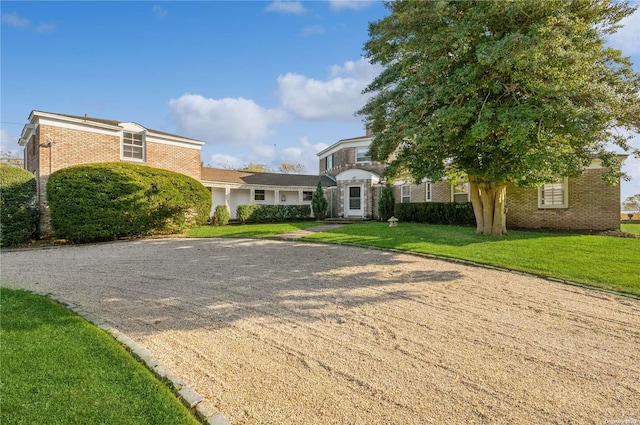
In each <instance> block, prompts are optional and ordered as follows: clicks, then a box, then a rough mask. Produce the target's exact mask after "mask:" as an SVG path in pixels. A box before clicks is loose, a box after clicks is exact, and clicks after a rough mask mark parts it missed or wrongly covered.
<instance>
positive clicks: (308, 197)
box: [302, 191, 313, 201]
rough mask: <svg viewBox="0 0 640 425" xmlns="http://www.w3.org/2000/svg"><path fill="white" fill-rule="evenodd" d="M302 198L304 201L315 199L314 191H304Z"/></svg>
mask: <svg viewBox="0 0 640 425" xmlns="http://www.w3.org/2000/svg"><path fill="white" fill-rule="evenodd" d="M302 200H303V201H313V192H307V191H304V192H302Z"/></svg>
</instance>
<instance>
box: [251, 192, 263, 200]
mask: <svg viewBox="0 0 640 425" xmlns="http://www.w3.org/2000/svg"><path fill="white" fill-rule="evenodd" d="M253 199H254V200H256V201H264V190H260V189H256V192H255V194H254V196H253Z"/></svg>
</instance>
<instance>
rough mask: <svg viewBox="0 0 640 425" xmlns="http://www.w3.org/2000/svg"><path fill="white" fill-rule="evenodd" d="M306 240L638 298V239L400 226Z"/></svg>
mask: <svg viewBox="0 0 640 425" xmlns="http://www.w3.org/2000/svg"><path fill="white" fill-rule="evenodd" d="M627 231H628V230H627ZM305 240H313V241H324V242H332V243H345V244H358V245H367V246H375V247H380V248H393V249H398V250H404V251H412V252H418V253H426V254H435V255H440V256H444V257H451V258H460V259H464V260H469V261H474V262H478V263H482V264H489V265H494V266H499V267H504V268H508V269H513V270H520V271H526V272H531V273H535V274H538V275H543V276H551V277H557V278H562V279H567V280H571V281H575V282H579V283H583V284H586V285H590V286H595V287H598V288H603V289H609V290H613V291H618V292H624V293H628V294H634V295H640V261H639V258H640V257H639V256H640V239H628V238H616V237H611V236H592V235H577V234H563V233H542V232H529V231H516V230H511V231H510V232H509V235H508V236H506V237H487V236H479V235H476V234H475V228H471V227H455V226H438V225H428V224H415V223H400V224H399V225H398V227H397V228H390V227H389V226H388V224H386V223H377V222H369V223H362V224H351V225H348V226H344V227H341V228H338V229H335V230H332V231H329V232H319V233H314V234H312V235H309V236H306V237H305Z"/></svg>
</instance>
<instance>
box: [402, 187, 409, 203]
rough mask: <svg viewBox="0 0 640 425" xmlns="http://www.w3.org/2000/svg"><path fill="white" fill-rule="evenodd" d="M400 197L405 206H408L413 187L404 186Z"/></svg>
mask: <svg viewBox="0 0 640 425" xmlns="http://www.w3.org/2000/svg"><path fill="white" fill-rule="evenodd" d="M400 197H401V199H402V203H403V204H407V203H409V202H411V186H409V185H406V184H405V185H402V186H401V187H400Z"/></svg>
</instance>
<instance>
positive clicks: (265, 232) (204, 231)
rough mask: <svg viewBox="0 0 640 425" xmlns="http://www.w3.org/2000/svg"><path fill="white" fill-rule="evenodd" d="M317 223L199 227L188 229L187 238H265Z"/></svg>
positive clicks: (318, 223)
mask: <svg viewBox="0 0 640 425" xmlns="http://www.w3.org/2000/svg"><path fill="white" fill-rule="evenodd" d="M321 224H323V223H321V222H318V221H300V222H294V223H264V224H244V225H228V226H200V227H195V228H193V229H190V230H189V231H188V232H187V236H190V237H197V238H212V237H235V238H241V237H267V236H275V235H279V234H282V233H289V232H295V231H296V230H303V229H307V228H309V227H314V226H319V225H321Z"/></svg>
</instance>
